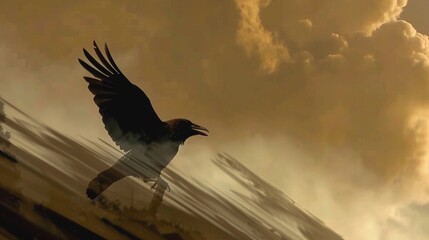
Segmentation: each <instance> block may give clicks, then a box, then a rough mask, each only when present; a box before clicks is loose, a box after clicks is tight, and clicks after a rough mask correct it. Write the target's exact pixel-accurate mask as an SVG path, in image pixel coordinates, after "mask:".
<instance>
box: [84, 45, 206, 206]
mask: <svg viewBox="0 0 429 240" xmlns="http://www.w3.org/2000/svg"><path fill="white" fill-rule="evenodd" d="M93 49H94V52H95V54H96V56H97V57H98V60H96V59H95V58H94V57H93V56H92V55H91V54H90V53H89V52H88V51H87V50H86V49H85V48H83V54H84V56H85V57H86V59H87V61H89V63H91V64H92V66H91V65H90V64H88V63H87V62H85V61H83V60H82V59H80V58H78V61H79V63H80V64H81V65H82V67H83V68H85V69H86V70H87V71H88V72H89V73H90V74H91V75H92V77H88V76H84V77H83V78H84V79H85V81H86V82H87V83H88V89H89V91H90V92H91V93H92V94H93V95H94V97H93V100H94V102H95V104H96V105H97V106H98V110H99V113H100V115H101V117H102V122H103V124H104V128H105V129H106V130H107V132H108V134H109V136H110V137H111V139H112V140H113V142H115V144H116V145H117V146H118V147H119V148H120V149H121V150H122V151H123V152H124V155H123V156H122V157H121V158H120V159H118V160H117V161H116V162H115V163H114V164H113V165H112V166H111V167H109V168H108V169H106V170H104V171H102V172H100V173H99V174H98V175H97V176H96V177H95V178H94V179H92V180H91V181H90V182H89V184H88V187H87V189H86V195H87V197H88V198H90V199H91V200H93V199H95V198H97V197H98V196H100V194H101V193H103V192H104V191H105V190H106V189H107V188H108V187H109V186H111V185H112V184H113V183H115V182H117V181H119V180H120V179H122V178H125V177H128V176H133V177H138V178H140V179H142V180H143V181H144V182H154V184H153V185H152V187H151V189H154V188H156V187H157V186H159V185H162V186H164V187H165V186H166V185H167V187H168V184H167V183H166V182H165V181H164V180H163V179H162V178H161V171H162V170H163V169H164V168H166V167H167V165H168V164H169V163H170V162H171V161H172V160H173V158H174V157H175V156H176V154H177V152H178V151H179V147H180V146H181V145H183V144H184V143H185V141H186V140H187V139H188V138H190V137H192V136H197V135H200V136H207V133H208V132H209V131H208V130H207V128H205V127H202V126H200V125H198V124H195V123H193V122H191V121H190V120H188V119H185V118H175V119H171V120H168V121H162V120H161V119H160V118H159V116H158V115H157V113H156V112H155V110H154V108H153V106H152V104H151V101H150V99H149V98H148V96H147V95H146V94H145V92H144V91H143V90H142V89H140V88H139V87H138V86H136V85H134V84H133V83H131V82H130V81H129V80H128V79H127V77H125V75H124V74H123V73H122V72H121V70H120V69H119V67H118V66H117V65H116V63H115V61H114V60H113V58H112V55H111V54H110V51H109V48H108V46H107V44H105V45H104V52H105V54H103V53H102V52H101V51H100V48H99V47H98V46H97V43H96V42H95V41H94V42H93ZM106 57H107V59H106Z"/></svg>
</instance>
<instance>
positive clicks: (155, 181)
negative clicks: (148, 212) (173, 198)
mask: <svg viewBox="0 0 429 240" xmlns="http://www.w3.org/2000/svg"><path fill="white" fill-rule="evenodd" d="M144 181H145V182H153V184H152V186H151V187H150V189H151V190H156V188H157V187H158V186H159V187H161V188H163V189H167V190H168V191H169V192H170V186H169V185H168V183H167V182H166V181H165V180H164V179H162V178H161V177H156V178H150V179H146V180H144Z"/></svg>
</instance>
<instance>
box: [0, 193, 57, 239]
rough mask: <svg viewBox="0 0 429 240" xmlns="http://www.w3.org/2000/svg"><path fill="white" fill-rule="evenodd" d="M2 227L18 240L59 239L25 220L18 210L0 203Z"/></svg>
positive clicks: (0, 222) (0, 224) (0, 223)
mask: <svg viewBox="0 0 429 240" xmlns="http://www.w3.org/2000/svg"><path fill="white" fill-rule="evenodd" d="M0 226H1V227H2V228H3V229H4V230H6V231H7V232H8V233H10V234H11V235H13V236H15V237H16V238H17V239H57V238H58V237H56V236H54V235H52V234H51V233H49V232H48V231H47V230H45V229H44V228H43V227H39V226H37V225H36V224H34V223H32V222H30V221H29V220H27V219H25V218H24V217H23V216H22V215H21V214H20V213H19V212H18V210H17V209H13V208H10V207H9V206H7V205H6V204H5V203H4V202H3V201H0Z"/></svg>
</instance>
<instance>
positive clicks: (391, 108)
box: [0, 0, 429, 240]
mask: <svg viewBox="0 0 429 240" xmlns="http://www.w3.org/2000/svg"><path fill="white" fill-rule="evenodd" d="M0 1H1V5H2V6H3V7H2V8H0V53H1V54H0V72H1V79H0V89H1V90H0V95H1V96H2V97H4V98H5V99H7V100H8V101H10V102H12V103H14V104H15V105H16V106H18V107H19V108H21V109H22V110H24V111H25V112H27V113H29V114H30V115H32V116H34V117H35V118H37V119H39V120H40V121H42V122H44V123H46V124H48V125H49V126H51V127H53V128H54V129H57V130H60V131H61V132H63V133H67V134H71V135H73V136H84V137H87V138H93V139H97V138H98V137H99V138H102V139H106V140H109V139H110V138H109V136H108V135H107V133H106V132H105V130H104V128H103V125H102V123H101V117H100V116H99V115H98V109H97V107H96V105H95V104H94V103H93V101H92V96H91V93H90V92H89V91H88V90H87V88H86V83H85V82H84V80H83V79H82V76H83V75H85V74H86V73H85V71H84V69H82V67H81V66H80V65H79V64H78V62H77V58H79V57H83V53H82V48H86V49H88V50H91V48H92V41H93V40H96V41H97V42H98V44H99V45H102V44H104V43H108V45H109V48H110V50H111V53H112V55H113V57H114V58H115V59H116V63H117V64H118V65H119V67H120V68H121V70H122V72H124V74H125V75H126V76H127V77H128V79H130V80H131V81H132V82H134V83H135V84H136V85H138V86H139V87H141V88H142V89H144V91H145V92H146V94H147V95H148V96H149V98H150V99H151V101H152V104H153V106H154V108H155V110H156V111H157V113H158V115H159V116H160V117H161V118H162V119H165V120H167V119H171V118H177V117H185V118H189V119H190V120H192V121H193V122H196V123H198V124H200V125H203V126H205V127H207V128H209V129H210V136H209V137H208V138H195V139H190V140H189V141H187V143H186V145H185V146H183V147H182V149H181V152H180V153H179V154H178V156H177V158H176V159H175V160H174V161H173V163H172V164H173V165H174V166H175V167H178V168H181V169H186V172H188V173H189V174H191V175H195V176H198V177H211V178H213V181H214V182H215V183H219V184H221V183H222V179H219V177H218V178H216V177H217V176H216V173H215V172H212V171H211V168H210V165H209V164H208V162H209V159H210V158H211V157H212V156H213V155H214V154H215V153H217V152H228V153H229V154H231V155H233V156H234V157H236V158H237V159H239V160H241V161H242V162H243V163H244V164H245V165H246V166H248V167H249V168H250V169H252V170H253V171H254V172H255V173H257V174H259V175H260V176H262V177H263V178H264V179H266V180H267V181H269V182H270V183H272V184H273V185H275V186H277V187H278V188H279V189H281V190H282V191H284V192H285V193H286V194H288V195H289V196H290V197H291V198H292V199H294V200H295V201H296V202H298V203H300V205H302V206H304V207H305V208H307V209H308V210H309V211H310V212H312V213H313V214H314V215H316V216H318V217H319V218H320V219H322V220H323V221H324V222H325V223H326V224H327V225H328V226H330V227H331V228H332V229H334V230H335V231H336V232H338V233H339V234H341V235H342V236H343V237H344V238H346V239H352V240H353V239H355V240H356V239H368V240H396V239H417V240H420V239H427V236H429V230H428V229H429V226H428V223H427V213H428V212H429V188H428V187H429V155H428V152H427V150H428V147H429V135H428V134H429V125H428V124H429V122H428V118H429V113H428V110H429V106H428V104H429V40H428V37H427V35H428V34H429V20H428V18H427V16H426V14H425V12H424V9H428V7H429V2H428V1H427V0H409V1H407V0H350V1H343V0H301V1H297V0H284V1H270V0H235V1H229V0H221V1H207V0H200V1H190V0H185V1H167V0H156V1H155V0H139V1H137V0H126V1H121V2H119V1H113V0H106V1H101V0H100V1H82V0H76V1H69V2H58V1H52V0H41V1H37V2H28V1H22V0H17V1H5V0H0ZM225 187H227V186H225Z"/></svg>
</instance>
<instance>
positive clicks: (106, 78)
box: [79, 42, 164, 151]
mask: <svg viewBox="0 0 429 240" xmlns="http://www.w3.org/2000/svg"><path fill="white" fill-rule="evenodd" d="M94 51H95V53H96V54H97V57H98V59H99V61H97V60H96V59H94V58H93V57H92V56H91V55H90V54H89V53H88V51H86V50H85V49H83V53H84V55H85V57H86V58H87V59H88V61H89V62H90V63H91V64H92V65H93V66H90V65H89V64H88V63H86V62H84V61H82V60H81V59H79V63H80V64H81V65H82V66H83V67H84V68H85V69H86V70H88V72H89V73H91V74H92V75H93V76H94V77H84V79H85V80H86V81H87V82H88V83H89V86H88V88H89V90H90V91H91V92H92V93H93V94H94V102H95V103H96V104H97V106H98V108H99V112H100V114H101V116H102V119H103V123H104V126H105V128H106V130H107V131H108V133H109V135H110V137H111V138H112V139H113V141H115V143H116V144H117V145H118V146H119V147H120V148H121V149H122V150H125V151H128V150H131V149H132V148H133V146H135V144H137V143H142V142H147V143H148V142H151V141H153V140H155V139H157V136H159V134H160V131H163V128H164V123H163V122H162V121H161V119H160V118H159V117H158V115H157V114H156V112H155V110H154V109H153V107H152V104H151V103H150V100H149V98H148V97H147V96H146V94H145V93H144V92H143V91H142V90H141V89H140V88H138V87H137V86H135V85H134V84H132V83H131V82H130V81H129V80H128V79H127V78H126V77H125V76H124V74H123V73H122V72H121V70H119V68H118V66H117V65H116V63H115V61H114V60H113V58H112V56H111V54H110V51H109V49H108V47H107V45H105V54H106V56H107V59H106V58H105V56H104V55H103V54H102V52H101V51H100V49H99V48H98V46H97V44H96V43H95V42H94Z"/></svg>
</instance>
